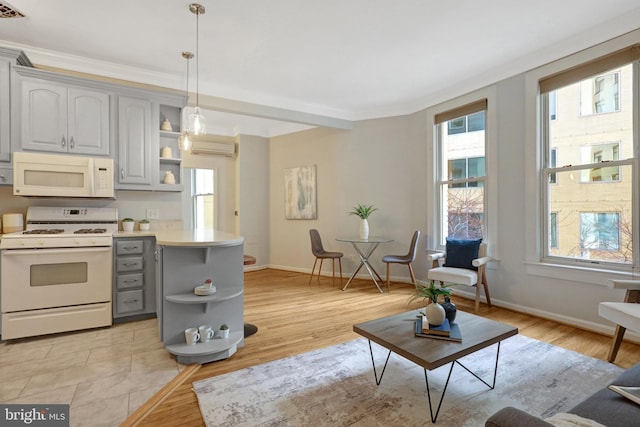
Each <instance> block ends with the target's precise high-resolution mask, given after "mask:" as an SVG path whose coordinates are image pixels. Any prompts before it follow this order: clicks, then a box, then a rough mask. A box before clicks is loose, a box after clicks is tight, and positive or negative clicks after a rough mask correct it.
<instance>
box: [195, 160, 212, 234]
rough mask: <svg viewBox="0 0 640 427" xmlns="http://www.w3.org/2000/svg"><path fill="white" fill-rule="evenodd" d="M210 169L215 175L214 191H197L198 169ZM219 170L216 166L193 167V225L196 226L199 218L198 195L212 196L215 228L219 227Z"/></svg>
mask: <svg viewBox="0 0 640 427" xmlns="http://www.w3.org/2000/svg"><path fill="white" fill-rule="evenodd" d="M199 169H200V170H210V171H211V172H212V175H213V193H196V188H197V183H196V175H197V171H198V170H199ZM216 175H217V171H216V169H214V168H192V169H191V176H190V183H191V191H190V209H191V222H192V224H193V227H194V228H196V227H197V224H198V218H197V199H198V197H203V196H211V197H212V198H213V225H212V227H213V228H214V229H217V227H218V201H217V197H216V193H217V191H216V188H217V181H218V180H217V179H216Z"/></svg>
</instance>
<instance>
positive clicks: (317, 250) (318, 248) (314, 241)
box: [309, 229, 344, 286]
mask: <svg viewBox="0 0 640 427" xmlns="http://www.w3.org/2000/svg"><path fill="white" fill-rule="evenodd" d="M309 235H310V236H311V252H312V253H313V255H314V256H315V257H316V259H315V261H313V268H311V277H309V284H311V280H312V279H313V272H314V270H315V269H316V263H317V262H318V260H320V267H319V268H318V273H317V274H318V283H320V272H321V271H322V262H323V261H324V260H325V259H331V267H332V277H331V285H332V286H333V285H334V284H335V280H336V259H337V260H338V264H339V265H340V286H342V257H343V256H344V254H343V253H342V252H329V251H326V250H325V249H324V247H323V246H322V239H321V238H320V233H318V230H316V229H311V230H309Z"/></svg>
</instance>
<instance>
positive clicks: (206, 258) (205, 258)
mask: <svg viewBox="0 0 640 427" xmlns="http://www.w3.org/2000/svg"><path fill="white" fill-rule="evenodd" d="M210 254H211V248H210V247H208V246H207V247H206V248H202V256H203V261H204V263H205V264H209V256H210Z"/></svg>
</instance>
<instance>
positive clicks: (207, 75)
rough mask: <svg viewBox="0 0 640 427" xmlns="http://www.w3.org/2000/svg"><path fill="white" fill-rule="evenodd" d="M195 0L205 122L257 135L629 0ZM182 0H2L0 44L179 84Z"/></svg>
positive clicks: (593, 27) (536, 56)
mask: <svg viewBox="0 0 640 427" xmlns="http://www.w3.org/2000/svg"><path fill="white" fill-rule="evenodd" d="M199 1H200V3H201V4H203V5H204V6H205V8H206V13H205V14H204V15H200V17H199V34H200V37H199V50H200V55H199V56H200V58H199V79H198V88H199V92H200V94H206V95H210V96H211V97H212V98H211V99H210V100H209V101H208V102H207V104H205V107H206V108H207V109H208V111H207V113H206V114H207V116H208V121H209V123H210V126H211V127H212V129H216V131H219V132H220V133H226V134H236V133H250V134H258V135H262V136H267V137H268V136H274V135H278V134H282V133H288V132H294V131H296V130H300V129H305V128H307V127H309V126H315V125H318V124H319V123H321V122H322V121H317V120H314V117H320V118H324V119H326V118H329V119H334V118H335V119H341V120H346V121H352V120H361V119H367V118H375V117H384V116H393V115H400V114H408V113H412V112H415V111H419V110H421V109H423V108H425V107H428V106H430V105H434V104H436V103H438V102H442V101H444V100H447V99H451V98H453V97H455V96H458V95H462V94H464V93H467V92H469V91H472V90H474V89H477V88H479V87H483V86H486V85H488V84H491V83H494V82H496V81H499V80H501V79H504V78H506V77H510V76H512V75H515V74H517V73H521V72H524V71H527V70H529V69H532V68H535V67H537V66H540V65H542V64H545V63H547V62H550V61H552V60H555V59H558V58H561V57H563V56H566V55H568V54H570V53H573V52H576V51H578V50H581V49H584V48H586V47H589V46H592V45H594V44H597V43H599V42H602V41H605V40H608V39H610V38H613V37H615V36H618V35H621V34H624V33H626V32H629V31H631V30H634V29H637V28H638V22H640V4H639V3H638V1H637V0H608V1H606V2H605V1H602V0H597V1H594V0H563V1H557V0H536V1H528V2H517V1H513V0H489V1H477V0H459V1H434V0H431V1H429V0H402V1H397V0H348V1H345V0H323V1H319V0H271V1H264V0H243V1H238V0H236V1H232V0H226V1H222V0H199ZM189 3H190V1H188V0H162V1H158V0H135V1H131V0H110V1H92V2H87V1H81V0H56V1H42V0H9V2H8V3H7V2H4V1H3V0H0V4H5V5H6V4H9V5H10V6H12V7H13V8H15V9H17V10H19V11H20V12H22V13H23V14H24V15H25V17H24V18H11V19H2V20H1V21H0V22H2V24H1V25H0V45H3V46H7V47H17V48H20V49H22V50H24V51H25V52H26V53H27V55H28V56H29V58H30V59H31V61H32V62H33V63H34V64H41V65H47V66H51V67H58V68H67V69H72V70H74V71H80V72H87V73H92V74H100V75H103V76H107V77H115V78H120V79H127V80H133V81H140V82H143V83H149V84H154V85H160V86H163V87H169V88H174V89H180V90H185V89H186V60H184V59H183V58H182V56H181V52H182V51H184V50H190V51H192V52H194V53H195V51H196V15H194V14H192V13H191V12H189V7H188V5H189ZM195 65H196V63H195V59H194V60H192V61H191V62H190V67H191V71H192V72H191V73H190V81H189V85H190V87H189V89H190V90H191V91H192V92H194V91H195V89H196V87H195V82H196V76H195V68H196V66H195ZM230 100H231V101H233V102H229V101H230ZM256 105H258V106H266V107H268V108H267V109H261V108H256V107H255V106H256ZM229 106H232V107H229ZM218 107H220V108H218ZM216 109H220V110H222V111H223V112H216V111H214V110H216ZM296 113H304V114H302V115H299V114H296ZM255 116H258V117H257V118H256V117H255ZM248 129H251V130H248Z"/></svg>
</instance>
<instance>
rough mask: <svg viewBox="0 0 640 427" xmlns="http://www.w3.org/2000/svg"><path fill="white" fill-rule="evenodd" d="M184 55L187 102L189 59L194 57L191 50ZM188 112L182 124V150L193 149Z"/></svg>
mask: <svg viewBox="0 0 640 427" xmlns="http://www.w3.org/2000/svg"><path fill="white" fill-rule="evenodd" d="M182 57H183V58H184V59H186V60H187V89H186V91H185V98H186V99H187V102H188V101H189V60H190V59H191V58H193V53H191V52H187V51H185V52H182ZM186 110H187V108H186V107H185V108H184V111H186ZM185 116H186V114H184V112H183V115H182V125H181V126H180V127H181V129H182V133H181V134H180V137H179V138H178V148H179V149H180V150H182V151H191V145H192V143H191V138H190V137H189V129H188V127H189V125H188V123H187V120H186V117H185Z"/></svg>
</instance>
